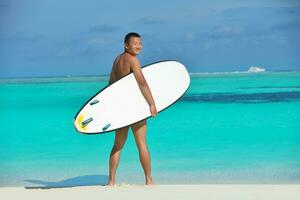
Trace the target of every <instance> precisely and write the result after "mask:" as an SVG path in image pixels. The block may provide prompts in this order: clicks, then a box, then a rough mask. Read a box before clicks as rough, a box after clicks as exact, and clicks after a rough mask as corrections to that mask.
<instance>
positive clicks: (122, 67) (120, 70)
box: [109, 53, 131, 84]
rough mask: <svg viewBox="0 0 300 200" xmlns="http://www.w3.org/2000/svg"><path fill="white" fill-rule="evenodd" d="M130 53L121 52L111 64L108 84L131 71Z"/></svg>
mask: <svg viewBox="0 0 300 200" xmlns="http://www.w3.org/2000/svg"><path fill="white" fill-rule="evenodd" d="M129 56H130V55H127V54H124V53H123V54H121V55H119V56H118V57H117V58H116V59H115V61H114V64H113V67H112V71H111V74H110V80H109V84H112V83H114V82H116V81H117V80H119V79H121V78H122V77H124V76H126V75H127V74H129V73H130V72H131V69H130V59H131V58H130V57H129Z"/></svg>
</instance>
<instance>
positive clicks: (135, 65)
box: [130, 58, 157, 116]
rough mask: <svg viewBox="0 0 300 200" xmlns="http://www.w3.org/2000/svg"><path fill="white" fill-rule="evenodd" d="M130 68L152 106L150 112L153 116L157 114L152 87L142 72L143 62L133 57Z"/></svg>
mask: <svg viewBox="0 0 300 200" xmlns="http://www.w3.org/2000/svg"><path fill="white" fill-rule="evenodd" d="M130 69H131V70H132V72H133V75H134V77H135V79H136V81H137V83H138V86H139V88H140V90H141V92H142V94H143V96H144V97H145V99H146V101H147V103H148V105H149V106H150V112H151V115H152V116H155V115H157V111H156V106H155V102H154V99H153V97H152V94H151V91H150V88H149V86H148V84H147V81H146V79H145V77H144V75H143V73H142V69H141V64H140V62H139V61H138V59H137V58H133V59H132V60H131V63H130Z"/></svg>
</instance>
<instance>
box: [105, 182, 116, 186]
mask: <svg viewBox="0 0 300 200" xmlns="http://www.w3.org/2000/svg"><path fill="white" fill-rule="evenodd" d="M107 185H108V186H115V185H116V183H115V181H108V184H107Z"/></svg>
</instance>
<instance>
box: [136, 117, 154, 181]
mask: <svg viewBox="0 0 300 200" xmlns="http://www.w3.org/2000/svg"><path fill="white" fill-rule="evenodd" d="M131 130H132V132H133V135H134V139H135V143H136V146H137V148H138V150H139V156H140V161H141V164H142V167H143V169H144V173H145V178H146V185H152V184H153V181H152V176H151V161H150V154H149V150H148V146H147V142H146V130H147V124H146V120H143V121H140V122H138V123H135V124H133V125H131Z"/></svg>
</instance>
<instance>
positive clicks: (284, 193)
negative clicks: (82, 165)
mask: <svg viewBox="0 0 300 200" xmlns="http://www.w3.org/2000/svg"><path fill="white" fill-rule="evenodd" d="M0 196H1V199H9V200H14V199H16V200H18V199H22V200H24V199H30V200H33V199H43V200H47V199H49V200H53V199H72V200H77V199H89V200H93V199H97V200H99V199H110V200H114V199H116V200H120V199H130V200H134V199H139V200H140V199H143V200H153V199H164V200H165V199H172V200H177V199H178V200H179V199H180V200H181V199H183V200H190V199H197V200H199V199H205V200H220V199H222V200H223V199H226V200H269V199H270V200H300V185H292V184H286V185H263V184H262V185H258V184H253V185H250V184H247V185H246V184H245V185H241V184H240V185H239V184H203V185H155V186H150V187H149V186H142V185H126V184H121V185H117V186H115V187H108V186H80V187H66V188H48V189H41V188H30V189H28V188H24V187H2V188H0Z"/></svg>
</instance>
